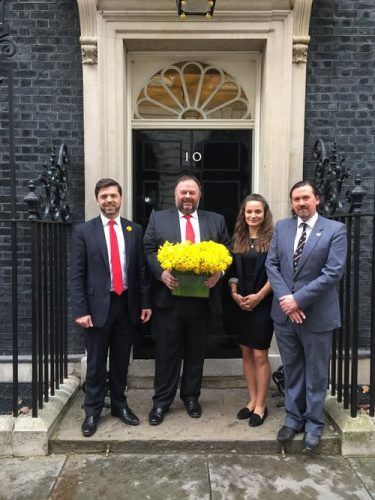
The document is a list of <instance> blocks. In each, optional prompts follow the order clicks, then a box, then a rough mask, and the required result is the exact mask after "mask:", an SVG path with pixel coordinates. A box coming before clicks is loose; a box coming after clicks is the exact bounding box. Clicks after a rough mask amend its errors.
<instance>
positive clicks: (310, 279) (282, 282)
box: [266, 216, 347, 332]
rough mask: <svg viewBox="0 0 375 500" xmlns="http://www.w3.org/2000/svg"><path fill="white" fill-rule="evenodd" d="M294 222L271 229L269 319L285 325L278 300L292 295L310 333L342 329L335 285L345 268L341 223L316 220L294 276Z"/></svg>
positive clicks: (290, 220)
mask: <svg viewBox="0 0 375 500" xmlns="http://www.w3.org/2000/svg"><path fill="white" fill-rule="evenodd" d="M296 231H297V219H296V218H290V219H284V220H281V221H279V222H278V223H277V224H276V226H275V229H274V233H273V237H272V242H271V247H270V249H269V252H268V257H267V261H266V268H267V274H268V278H269V280H270V282H271V285H272V289H273V293H274V300H273V304H272V311H271V316H272V319H273V320H274V321H275V322H276V323H279V324H283V323H285V322H286V321H287V316H285V314H284V313H283V311H282V310H281V307H280V306H279V302H278V299H279V298H280V297H282V296H283V295H289V294H293V296H294V298H295V300H296V301H297V303H298V305H299V307H300V309H302V310H303V311H304V313H305V314H306V319H305V320H304V322H303V323H302V327H303V328H306V329H308V330H310V331H316V332H319V331H329V330H332V329H334V328H337V327H339V326H340V325H341V317H340V306H339V299H338V294H337V285H338V284H339V282H340V279H341V276H342V274H343V271H344V267H345V260H346V252H347V241H346V228H345V226H344V224H341V223H340V222H336V221H332V220H329V219H326V218H324V217H321V216H319V217H318V219H317V221H316V224H315V225H314V227H313V229H312V231H311V233H310V236H309V238H308V240H307V241H306V244H305V246H304V249H303V252H302V255H301V258H300V260H299V263H298V267H297V269H296V272H295V273H294V272H293V254H294V240H295V235H296Z"/></svg>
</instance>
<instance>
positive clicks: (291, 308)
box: [279, 295, 299, 315]
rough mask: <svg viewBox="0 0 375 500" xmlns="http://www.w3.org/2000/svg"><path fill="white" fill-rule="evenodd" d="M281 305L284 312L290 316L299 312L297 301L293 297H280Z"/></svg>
mask: <svg viewBox="0 0 375 500" xmlns="http://www.w3.org/2000/svg"><path fill="white" fill-rule="evenodd" d="M279 304H280V307H281V309H282V311H283V312H284V313H285V314H286V315H289V314H290V313H292V312H295V311H297V309H299V307H298V304H297V301H296V300H295V298H294V297H293V295H284V296H283V297H280V298H279Z"/></svg>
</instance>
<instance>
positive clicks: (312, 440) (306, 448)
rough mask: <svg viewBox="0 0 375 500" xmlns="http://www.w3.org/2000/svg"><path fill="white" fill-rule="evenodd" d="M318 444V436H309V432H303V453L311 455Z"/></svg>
mask: <svg viewBox="0 0 375 500" xmlns="http://www.w3.org/2000/svg"><path fill="white" fill-rule="evenodd" d="M319 443H320V436H318V435H317V434H311V432H305V435H304V436H303V452H304V453H311V452H312V451H313V450H314V449H315V448H316V447H317V446H318V444H319Z"/></svg>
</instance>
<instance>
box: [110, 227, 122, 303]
mask: <svg viewBox="0 0 375 500" xmlns="http://www.w3.org/2000/svg"><path fill="white" fill-rule="evenodd" d="M115 224H116V222H115V221H114V220H110V221H109V242H110V245H111V265H112V281H113V291H114V292H116V293H117V295H121V294H122V292H123V291H124V282H123V280H122V270H121V261H120V252H119V249H118V242H117V236H116V231H115V228H114V225H115Z"/></svg>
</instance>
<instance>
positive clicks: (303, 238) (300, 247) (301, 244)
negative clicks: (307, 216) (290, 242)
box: [293, 222, 307, 272]
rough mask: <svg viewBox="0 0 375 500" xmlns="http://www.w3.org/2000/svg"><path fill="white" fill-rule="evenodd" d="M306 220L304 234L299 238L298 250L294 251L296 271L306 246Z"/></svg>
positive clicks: (303, 225) (303, 224) (303, 226)
mask: <svg viewBox="0 0 375 500" xmlns="http://www.w3.org/2000/svg"><path fill="white" fill-rule="evenodd" d="M306 226H307V224H306V222H303V223H302V234H301V237H300V239H299V240H298V244H297V248H296V251H295V252H294V255H293V271H294V272H296V269H297V266H298V262H299V259H300V258H301V254H302V251H303V247H304V246H305V243H306Z"/></svg>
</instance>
